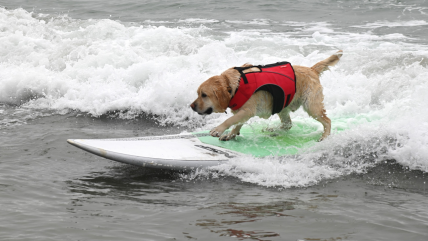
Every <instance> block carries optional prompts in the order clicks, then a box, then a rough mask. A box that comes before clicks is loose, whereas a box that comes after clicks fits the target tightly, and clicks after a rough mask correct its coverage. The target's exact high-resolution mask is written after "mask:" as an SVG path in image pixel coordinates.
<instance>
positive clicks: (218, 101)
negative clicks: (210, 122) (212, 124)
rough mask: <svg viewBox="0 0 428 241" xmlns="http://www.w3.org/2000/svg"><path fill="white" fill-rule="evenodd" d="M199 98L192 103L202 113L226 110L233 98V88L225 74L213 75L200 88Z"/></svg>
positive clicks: (195, 109) (207, 113)
mask: <svg viewBox="0 0 428 241" xmlns="http://www.w3.org/2000/svg"><path fill="white" fill-rule="evenodd" d="M197 93H198V98H196V100H195V101H194V102H193V103H192V104H191V105H190V107H192V109H193V110H194V111H196V112H197V113H198V114H200V115H209V114H211V113H213V112H215V113H222V112H225V111H226V109H227V107H228V106H229V101H230V99H231V98H232V95H231V93H232V88H231V87H230V85H229V82H228V79H227V78H226V76H224V75H220V76H213V77H211V78H209V79H208V80H206V81H205V82H203V83H202V84H201V85H200V86H199V88H198V91H197Z"/></svg>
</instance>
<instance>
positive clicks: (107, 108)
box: [0, 0, 428, 240]
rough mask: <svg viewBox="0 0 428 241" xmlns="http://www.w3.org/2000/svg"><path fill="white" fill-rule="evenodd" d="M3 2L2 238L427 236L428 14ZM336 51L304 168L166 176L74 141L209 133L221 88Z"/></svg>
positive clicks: (418, 9)
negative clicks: (231, 79)
mask: <svg viewBox="0 0 428 241" xmlns="http://www.w3.org/2000/svg"><path fill="white" fill-rule="evenodd" d="M0 5H1V6H3V7H1V8H0V146H1V147H0V165H1V166H0V167H1V168H0V204H1V205H0V239H1V240H427V239H428V218H427V217H428V209H427V207H428V190H427V181H428V176H427V172H428V148H427V146H428V108H427V105H426V103H428V97H427V96H428V1H425V0H422V1H393V0H386V1H376V0H373V1H369V0H367V1H355V0H351V1H333V0H324V1H308V0H299V1H264V2H263V1H262V2H260V1H233V2H229V1H193V0H189V1H161V2H159V1H131V0H126V1H108V0H107V1H99V0H87V1H82V0H73V1H53V0H32V1H29V0H15V1H8V2H7V1H1V2H0ZM339 49H341V50H343V51H344V55H343V57H342V59H341V61H340V62H339V64H337V66H335V67H332V68H331V70H330V71H327V72H325V73H324V74H323V75H322V77H321V83H322V85H323V87H324V95H325V100H324V103H325V106H326V109H327V115H328V116H329V117H330V118H331V119H332V135H331V136H330V137H329V138H327V139H326V140H324V141H323V142H320V143H317V144H316V145H315V146H314V147H312V149H311V150H310V151H309V152H307V153H306V154H302V155H298V156H289V157H268V158H252V157H248V158H243V159H235V160H232V161H230V163H228V164H224V165H221V166H218V167H215V168H212V169H210V170H202V171H201V170H199V171H195V172H191V173H173V172H163V171H154V170H147V169H143V168H137V167H133V166H129V165H122V164H118V163H115V162H112V161H109V160H106V159H102V158H100V157H97V156H94V155H91V154H89V153H85V152H83V151H81V150H78V149H76V148H74V147H72V146H70V145H68V144H67V143H66V139H68V138H113V137H131V136H148V135H165V134H174V133H181V132H192V131H199V130H206V129H210V128H212V127H214V126H216V125H218V124H220V123H221V122H222V121H224V120H225V119H227V118H228V117H230V116H231V114H230V113H229V114H213V115H210V116H206V117H202V116H199V115H197V114H195V113H194V112H193V111H192V110H191V109H190V108H189V104H190V103H191V102H192V101H193V100H194V99H195V98H196V89H197V87H198V86H199V84H201V83H202V82H203V81H204V80H206V79H207V78H209V77H210V76H212V75H217V74H219V73H221V72H222V71H223V70H225V69H227V68H229V67H232V66H238V65H242V64H243V63H253V64H269V63H273V62H278V61H284V60H287V61H290V62H291V63H292V64H295V65H304V66H312V65H313V64H315V63H316V62H318V61H320V60H323V59H325V58H327V57H328V56H330V55H331V54H334V53H335V52H336V51H337V50H339ZM291 117H292V120H294V121H299V122H314V121H313V120H311V119H310V117H308V115H307V114H306V113H305V112H304V111H302V110H299V111H297V112H295V113H293V114H292V116H291ZM277 121H278V118H277V117H271V119H269V120H261V119H257V118H254V119H253V120H252V121H251V122H257V123H261V124H265V125H275V123H277ZM315 123H316V122H315ZM250 124H251V123H250ZM339 129H340V130H344V131H338V130H339ZM319 132H320V133H321V132H322V127H321V125H319Z"/></svg>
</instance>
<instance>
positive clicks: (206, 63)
mask: <svg viewBox="0 0 428 241" xmlns="http://www.w3.org/2000/svg"><path fill="white" fill-rule="evenodd" d="M195 21H196V20H195ZM195 21H194V20H192V21H191V22H195ZM0 22H1V23H2V24H1V25H0V28H1V31H0V41H1V43H2V44H1V45H0V103H6V104H14V105H20V106H21V107H22V108H24V109H31V110H33V111H37V110H49V111H59V112H61V113H64V112H65V111H69V110H77V111H81V112H86V113H89V114H91V115H93V116H100V115H103V114H108V113H110V112H112V111H119V112H121V115H120V116H119V118H133V117H135V115H138V114H141V113H148V114H153V115H155V116H157V118H158V120H159V121H160V122H161V123H173V124H176V125H182V126H186V127H197V128H201V129H209V128H211V127H214V126H216V125H218V124H219V123H221V122H222V121H223V120H225V119H226V118H227V117H228V116H230V114H228V115H225V114H213V115H210V116H208V117H205V118H204V117H201V116H198V115H197V114H195V113H194V112H192V110H191V109H190V108H189V104H190V103H191V102H192V101H193V100H194V98H196V89H197V86H198V85H199V84H200V83H202V81H204V80H205V79H207V78H208V77H210V76H212V75H216V74H219V73H221V72H222V71H223V70H225V69H227V68H229V67H231V66H237V65H241V64H243V63H247V62H248V63H254V64H268V63H273V62H278V61H283V60H288V61H290V62H291V63H293V64H295V65H304V66H312V65H313V64H315V63H316V62H318V61H320V60H323V59H325V58H327V57H328V56H329V55H331V54H333V53H335V52H336V51H337V50H338V49H343V50H344V56H343V58H342V60H341V62H340V63H339V64H338V65H337V67H333V68H332V71H328V72H326V73H324V74H323V76H322V78H321V82H322V84H323V87H324V95H325V101H324V102H325V105H326V109H327V114H328V116H329V117H330V118H332V119H333V130H334V128H335V125H337V123H335V122H334V120H335V119H336V120H337V119H340V120H346V121H341V122H340V125H344V127H346V128H347V129H348V130H347V131H344V132H340V133H334V134H333V135H332V136H330V137H329V138H328V139H327V140H325V141H323V142H321V143H319V144H317V145H316V146H315V147H314V149H313V150H312V152H311V153H310V154H305V155H301V156H299V157H281V158H273V157H272V158H265V159H258V158H251V157H249V158H246V159H237V160H233V161H232V162H230V163H229V164H226V165H223V166H220V167H218V168H217V171H219V175H229V176H236V177H237V178H240V179H241V180H243V181H248V182H254V183H258V184H260V185H266V186H283V187H289V186H305V185H310V184H313V183H316V182H317V181H319V180H322V179H325V178H332V177H337V176H340V175H345V174H347V173H350V172H359V171H363V170H364V169H365V168H366V167H367V166H370V165H375V164H376V162H379V161H381V160H383V159H388V158H391V159H392V158H393V159H396V160H397V161H398V162H399V163H401V164H402V165H406V166H409V167H411V168H413V169H421V170H425V171H428V152H427V151H426V148H425V147H426V146H427V145H428V133H427V132H428V124H427V123H428V114H427V113H428V112H427V107H426V103H428V100H427V97H426V96H427V93H428V81H427V79H428V71H427V70H428V69H427V68H428V67H427V65H428V60H427V59H428V47H427V46H426V45H418V44H412V43H407V42H405V41H406V37H404V36H403V35H402V34H400V33H398V34H390V35H384V36H379V35H374V34H370V33H350V32H343V31H342V32H340V31H337V30H333V29H330V26H329V25H328V24H324V23H319V24H315V25H314V24H313V23H309V24H306V25H305V24H304V23H298V24H296V23H294V24H295V29H294V31H290V32H287V33H273V32H271V31H262V30H260V31H258V30H252V31H233V32H227V33H222V34H215V31H214V30H212V29H210V28H208V27H204V26H199V27H196V28H192V27H175V28H169V27H164V26H160V27H154V26H150V25H141V26H133V25H126V24H122V23H120V22H117V21H112V20H74V19H70V18H67V17H65V16H64V17H57V18H52V19H47V18H43V19H39V18H34V17H33V16H32V14H31V13H28V12H26V11H24V10H22V9H17V10H5V9H1V8H0ZM259 23H260V22H258V24H259ZM261 23H263V21H261ZM243 24H244V23H243ZM418 24H425V23H422V22H419V23H418ZM290 26H292V25H291V24H290ZM314 26H317V27H314ZM320 27H322V28H325V29H324V30H319V29H320ZM317 29H318V31H317ZM329 29H330V30H329ZM216 31H217V30H216ZM308 33H309V34H308ZM273 118H276V117H273ZM292 118H308V116H307V114H306V113H304V112H303V111H302V110H299V111H297V112H295V113H293V114H292ZM336 127H337V126H336ZM342 127H343V126H342ZM320 131H321V129H320ZM333 132H334V131H333ZM199 174H200V175H202V174H201V173H199ZM211 174H212V173H211Z"/></svg>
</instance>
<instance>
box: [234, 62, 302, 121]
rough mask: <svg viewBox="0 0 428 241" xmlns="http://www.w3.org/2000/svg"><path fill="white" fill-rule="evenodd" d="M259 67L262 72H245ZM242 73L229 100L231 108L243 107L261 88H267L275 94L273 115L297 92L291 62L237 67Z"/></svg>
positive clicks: (287, 103)
mask: <svg viewBox="0 0 428 241" xmlns="http://www.w3.org/2000/svg"><path fill="white" fill-rule="evenodd" d="M253 67H256V68H259V69H260V70H261V71H260V72H251V73H246V74H244V73H243V71H244V70H245V69H249V68H253ZM235 69H236V70H238V71H239V73H240V74H241V79H240V82H239V87H238V89H237V90H236V93H235V95H234V96H233V97H232V99H231V100H230V102H229V108H231V109H232V110H237V109H239V108H241V107H242V106H243V105H244V104H245V102H247V101H248V100H249V99H250V97H251V96H252V95H253V94H254V93H256V92H257V91H259V90H266V91H268V92H270V93H271V94H272V96H273V107H272V115H273V114H276V113H278V112H280V111H281V110H282V109H284V108H285V107H287V106H288V105H289V104H290V102H291V101H292V100H293V97H294V94H295V93H296V75H295V74H294V69H293V67H292V66H291V64H290V63H289V62H279V63H275V64H269V65H264V66H260V65H258V66H251V67H235Z"/></svg>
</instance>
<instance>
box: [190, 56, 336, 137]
mask: <svg viewBox="0 0 428 241" xmlns="http://www.w3.org/2000/svg"><path fill="white" fill-rule="evenodd" d="M342 54H343V52H342V51H341V50H340V51H338V52H337V53H335V54H334V55H332V56H330V57H328V58H327V59H325V60H323V61H321V62H318V63H316V64H315V65H314V66H312V67H304V66H298V65H293V66H292V67H293V69H294V74H295V81H296V82H295V89H296V90H295V91H296V92H295V94H294V98H293V99H292V100H291V102H290V103H289V104H288V106H286V107H285V108H284V109H282V111H280V112H279V113H277V114H278V116H279V118H280V120H281V126H280V128H282V129H285V130H288V129H290V128H291V126H292V124H291V119H290V111H293V112H294V111H296V110H297V109H298V108H299V107H300V106H303V109H304V110H305V111H306V112H307V113H308V114H309V116H311V117H312V118H314V119H315V120H317V121H319V122H320V123H321V124H322V125H323V127H324V133H323V134H322V136H321V138H320V139H319V141H322V140H324V139H325V138H327V136H329V135H330V129H331V120H330V119H329V118H328V117H327V115H326V111H325V109H324V103H323V100H324V95H323V92H322V86H321V83H320V80H319V76H320V75H321V74H322V72H324V71H325V70H327V69H328V66H333V65H335V64H336V63H337V62H339V60H340V57H341V56H342ZM242 67H247V69H245V70H243V71H242V73H251V72H260V71H261V70H260V68H259V67H256V66H254V67H253V65H250V64H245V65H243V66H242ZM241 77H242V76H241V73H240V72H239V71H238V70H237V69H234V68H230V69H228V70H226V71H224V72H223V73H222V74H221V75H217V76H213V77H211V78H209V79H208V80H206V81H205V82H203V83H202V84H201V85H200V86H199V88H198V90H197V93H198V98H197V99H196V100H195V101H194V102H193V103H192V104H191V105H190V107H191V108H192V109H193V110H194V111H195V112H197V113H198V114H200V115H209V114H211V113H212V112H215V113H223V112H225V111H226V109H227V108H228V107H229V102H230V101H231V99H232V97H233V96H234V94H235V93H236V91H237V89H238V88H239V86H240V84H242V83H240V81H242V80H241ZM272 108H273V96H272V95H271V93H270V92H268V91H265V90H260V91H256V92H255V93H254V94H253V95H251V97H250V98H249V99H248V100H247V101H246V102H245V104H244V105H242V106H241V107H240V108H239V109H236V110H232V113H233V114H234V115H233V116H232V117H230V118H228V119H227V120H226V121H224V122H223V123H222V124H221V125H219V126H217V127H215V128H213V129H212V130H211V131H210V135H211V136H214V137H219V139H220V140H223V141H227V140H230V139H232V138H234V137H235V136H236V135H239V132H240V129H241V127H242V125H243V124H244V123H245V122H246V121H248V120H249V119H250V118H251V117H253V116H259V117H261V118H264V119H267V118H269V117H270V116H271V115H272ZM231 126H234V128H233V129H232V130H231V131H230V132H229V133H225V130H227V129H229V127H231Z"/></svg>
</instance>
